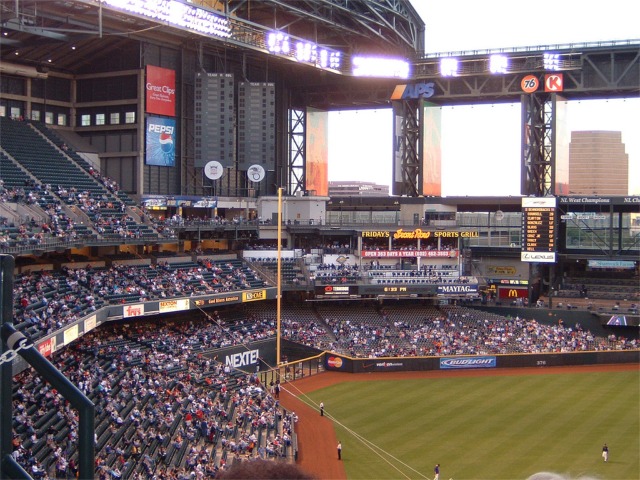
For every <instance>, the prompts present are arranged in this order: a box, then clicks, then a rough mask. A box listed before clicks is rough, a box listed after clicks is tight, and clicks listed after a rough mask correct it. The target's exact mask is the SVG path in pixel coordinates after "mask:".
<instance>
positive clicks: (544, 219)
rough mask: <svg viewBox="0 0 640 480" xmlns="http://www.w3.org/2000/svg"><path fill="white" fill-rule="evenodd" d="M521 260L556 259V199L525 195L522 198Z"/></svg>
mask: <svg viewBox="0 0 640 480" xmlns="http://www.w3.org/2000/svg"><path fill="white" fill-rule="evenodd" d="M521 245H522V251H521V252H520V260H521V261H523V262H542V263H554V262H555V261H556V199H555V197H525V198H523V199H522V242H521Z"/></svg>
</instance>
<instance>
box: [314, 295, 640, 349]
mask: <svg viewBox="0 0 640 480" xmlns="http://www.w3.org/2000/svg"><path fill="white" fill-rule="evenodd" d="M421 313H422V315H423V316H422V317H421V318H413V319H407V317H406V316H405V315H403V314H389V313H385V312H380V314H379V315H377V314H375V313H372V312H371V311H370V312H368V314H366V315H364V314H363V313H362V312H360V315H359V317H358V316H356V315H354V316H349V315H341V316H339V317H338V316H327V317H325V324H326V325H327V327H328V329H329V330H330V331H331V332H332V333H333V335H334V336H335V343H333V345H332V346H333V348H332V351H334V352H336V353H341V354H343V355H349V356H352V357H364V358H368V357H400V356H402V357H407V356H447V355H496V354H509V353H569V352H581V351H601V350H628V349H637V348H640V344H639V343H638V340H636V339H627V338H626V337H622V336H621V337H618V336H616V335H615V334H614V335H609V336H608V337H597V336H595V335H594V334H593V333H592V332H591V331H589V330H585V329H583V328H582V327H581V326H580V324H576V325H575V326H574V327H568V326H565V325H564V324H551V325H549V324H543V323H540V322H537V321H536V320H533V319H525V318H520V317H517V316H516V317H503V316H500V315H496V314H491V313H487V312H483V311H479V310H475V309H471V308H466V307H443V308H441V309H438V308H435V307H432V308H423V309H422V312H421Z"/></svg>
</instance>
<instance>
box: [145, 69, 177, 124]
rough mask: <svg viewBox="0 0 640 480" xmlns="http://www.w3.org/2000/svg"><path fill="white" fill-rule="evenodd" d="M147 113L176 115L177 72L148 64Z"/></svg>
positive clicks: (146, 85)
mask: <svg viewBox="0 0 640 480" xmlns="http://www.w3.org/2000/svg"><path fill="white" fill-rule="evenodd" d="M145 87H146V89H147V95H146V100H147V109H146V111H147V113H155V114H158V115H166V116H168V117H175V115H176V72H175V70H169V69H167V68H160V67H154V66H153V65H147V82H146V84H145Z"/></svg>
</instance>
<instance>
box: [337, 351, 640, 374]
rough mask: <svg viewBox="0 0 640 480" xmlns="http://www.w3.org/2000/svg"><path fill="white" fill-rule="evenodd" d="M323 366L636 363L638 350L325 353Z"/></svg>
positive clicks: (384, 368) (391, 368)
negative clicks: (356, 355) (396, 354)
mask: <svg viewBox="0 0 640 480" xmlns="http://www.w3.org/2000/svg"><path fill="white" fill-rule="evenodd" d="M324 360H325V365H324V366H325V369H326V370H327V371H334V372H345V373H370V372H404V371H427V370H468V369H476V368H484V369H491V368H525V367H542V368H544V367H566V366H579V365H609V364H616V363H618V364H620V363H636V364H638V363H640V350H625V351H610V352H576V353H540V354H537V353H528V354H519V355H468V356H456V355H452V356H446V357H385V358H350V357H347V356H344V355H336V354H331V353H326V354H325V357H324Z"/></svg>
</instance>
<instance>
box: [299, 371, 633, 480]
mask: <svg viewBox="0 0 640 480" xmlns="http://www.w3.org/2000/svg"><path fill="white" fill-rule="evenodd" d="M309 399H310V400H312V401H313V402H314V403H316V404H318V403H320V401H323V402H324V404H325V411H326V412H327V414H328V415H329V416H331V417H332V418H333V419H334V421H335V422H336V433H337V435H338V438H339V439H340V440H341V441H342V444H343V458H344V464H345V468H346V471H347V476H348V478H349V479H350V480H354V479H403V478H412V479H420V478H433V466H434V465H435V464H436V463H440V464H441V473H440V479H441V480H449V479H450V478H453V479H454V480H463V479H526V478H527V477H528V476H530V475H532V474H533V473H536V472H540V471H552V472H556V473H562V474H564V475H567V476H570V477H571V478H576V477H580V476H590V477H594V478H601V479H609V480H622V479H625V480H626V479H629V480H632V479H633V480H637V479H638V478H639V475H640V462H639V457H640V453H639V452H640V421H639V419H640V374H639V373H638V371H630V372H610V373H607V372H603V373H600V372H589V373H560V374H548V375H522V376H491V377H469V378H445V377H443V378H429V379H421V380H389V381H371V382H348V383H342V384H337V385H334V386H332V387H328V388H325V389H322V390H318V391H315V392H313V393H311V394H309V395H308V399H307V400H309ZM605 442H606V443H607V444H608V445H609V449H610V460H609V462H608V463H604V462H603V460H602V457H601V449H602V445H603V443H605ZM393 457H395V458H393Z"/></svg>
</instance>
